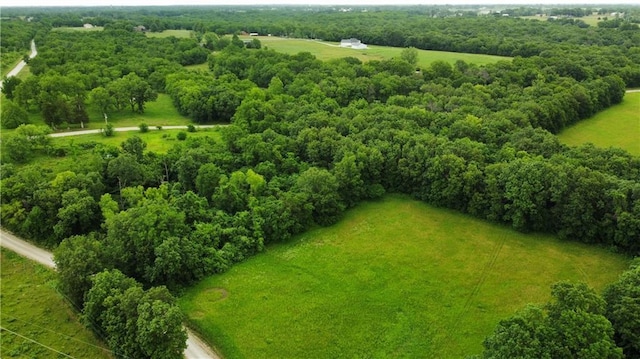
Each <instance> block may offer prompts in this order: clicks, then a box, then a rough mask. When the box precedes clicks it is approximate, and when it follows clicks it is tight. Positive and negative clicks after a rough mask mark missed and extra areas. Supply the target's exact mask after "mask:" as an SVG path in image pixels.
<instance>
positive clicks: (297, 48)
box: [242, 36, 511, 67]
mask: <svg viewBox="0 0 640 359" xmlns="http://www.w3.org/2000/svg"><path fill="white" fill-rule="evenodd" d="M242 38H243V39H254V38H257V39H258V40H260V42H261V43H262V46H263V47H268V48H270V49H273V50H276V51H279V52H284V53H287V54H297V53H299V52H310V53H311V54H313V55H314V56H315V57H316V58H318V59H320V60H323V61H324V60H332V59H339V58H342V57H348V56H350V57H355V58H358V59H360V60H361V61H363V62H366V61H370V60H384V59H390V58H393V57H397V58H399V57H400V53H401V52H402V50H403V48H401V47H389V46H373V45H369V48H368V49H363V50H356V49H350V48H344V47H340V46H339V44H338V43H333V42H326V41H319V40H305V39H290V38H283V37H275V36H257V37H253V36H251V37H249V36H246V37H242ZM510 59H511V58H509V57H503V56H493V55H478V54H467V53H458V52H446V51H428V50H418V66H420V67H427V66H429V64H431V63H432V62H433V61H438V60H440V61H445V62H449V63H451V64H454V63H455V62H456V61H457V60H464V61H465V62H468V63H475V64H478V65H484V64H488V63H494V62H497V61H500V60H510Z"/></svg>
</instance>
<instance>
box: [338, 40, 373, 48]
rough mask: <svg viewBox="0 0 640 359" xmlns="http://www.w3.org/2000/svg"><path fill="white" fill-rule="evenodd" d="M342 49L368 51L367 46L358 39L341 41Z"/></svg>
mask: <svg viewBox="0 0 640 359" xmlns="http://www.w3.org/2000/svg"><path fill="white" fill-rule="evenodd" d="M340 47H350V48H352V49H366V48H367V45H366V44H363V43H362V42H361V41H360V40H358V39H356V38H353V37H352V38H350V39H343V40H342V41H340Z"/></svg>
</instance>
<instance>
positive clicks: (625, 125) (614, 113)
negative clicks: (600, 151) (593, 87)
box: [558, 92, 640, 156]
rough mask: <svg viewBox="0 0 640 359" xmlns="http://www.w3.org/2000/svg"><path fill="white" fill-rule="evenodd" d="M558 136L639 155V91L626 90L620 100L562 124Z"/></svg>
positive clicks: (572, 142) (567, 141) (568, 141)
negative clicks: (601, 109) (580, 119)
mask: <svg viewBox="0 0 640 359" xmlns="http://www.w3.org/2000/svg"><path fill="white" fill-rule="evenodd" d="M558 138H559V139H560V141H561V142H563V143H565V144H567V145H570V146H578V145H581V144H584V143H588V142H591V143H593V144H594V145H596V146H599V147H620V148H623V149H625V150H627V151H628V152H629V153H631V154H633V155H635V156H640V92H629V93H626V94H625V95H624V99H623V100H622V102H621V103H619V104H617V105H614V106H611V107H610V108H608V109H606V110H604V111H602V112H600V113H598V114H596V115H595V116H593V117H591V118H589V119H586V120H582V121H580V122H578V123H576V124H574V125H572V126H571V127H568V128H565V129H564V130H563V131H562V132H560V134H558Z"/></svg>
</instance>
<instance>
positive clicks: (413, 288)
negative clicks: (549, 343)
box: [179, 195, 628, 359]
mask: <svg viewBox="0 0 640 359" xmlns="http://www.w3.org/2000/svg"><path fill="white" fill-rule="evenodd" d="M627 264H628V261H627V259H625V258H623V257H621V256H618V255H615V254H613V253H610V252H608V251H605V250H602V249H599V248H595V247H593V246H589V245H585V244H579V243H574V242H562V241H559V240H557V239H556V238H555V237H553V236H549V235H541V234H522V233H518V232H515V231H513V230H511V229H510V228H506V227H503V226H499V225H496V224H491V223H488V222H485V221H482V220H479V219H474V218H471V217H468V216H465V215H463V214H459V213H457V212H454V211H451V210H447V209H440V208H435V207H432V206H429V205H427V204H424V203H422V202H418V201H414V200H411V199H409V198H407V197H404V196H399V195H388V196H386V197H385V198H384V199H382V200H380V201H375V202H365V203H363V204H361V205H359V206H358V207H356V208H355V209H353V210H350V211H348V212H347V213H346V215H345V217H344V218H343V219H342V220H341V221H340V222H339V223H337V224H336V225H334V226H331V227H327V228H315V229H313V230H311V231H308V232H306V233H304V234H302V235H300V236H297V237H296V238H295V239H293V240H291V241H289V242H287V243H282V244H276V245H270V246H268V247H267V249H266V250H265V252H263V253H261V254H259V255H256V256H254V257H252V258H250V259H248V260H246V261H244V262H242V263H240V264H236V265H234V266H233V267H232V268H231V269H230V270H229V271H228V272H226V273H224V274H221V275H215V276H211V277H209V278H207V279H205V280H203V281H202V282H200V283H199V284H197V285H195V286H194V287H192V288H190V289H189V290H187V291H186V292H185V294H184V295H183V297H181V298H180V299H179V303H180V306H181V307H182V308H183V310H184V311H185V313H186V314H187V316H188V318H189V322H190V323H191V324H192V325H193V326H195V327H196V328H197V329H198V331H199V332H200V333H201V334H202V335H203V336H204V337H205V338H207V339H208V341H209V343H215V345H216V347H217V348H218V349H219V351H220V352H221V353H222V354H223V356H224V357H225V358H227V359H232V358H303V357H304V358H337V357H343V358H355V357H358V358H386V357H407V358H417V357H428V358H460V357H464V356H465V355H468V354H474V353H478V352H480V351H481V343H482V340H483V339H484V338H485V336H486V335H488V334H490V333H491V332H492V331H493V329H494V328H495V325H496V324H497V323H498V321H500V320H501V319H502V318H506V317H507V316H509V315H511V314H513V313H514V311H516V310H518V309H520V308H522V307H523V306H524V305H525V304H526V303H543V302H545V301H547V300H548V299H549V298H550V286H551V284H552V283H554V282H556V281H559V280H563V279H566V280H572V281H585V282H587V283H588V284H589V285H591V286H593V287H595V288H596V289H597V290H598V291H601V290H602V289H603V288H604V286H605V285H606V284H608V283H610V282H612V281H614V280H615V279H616V278H617V277H618V275H619V274H620V273H621V272H622V271H624V270H625V268H626V266H627Z"/></svg>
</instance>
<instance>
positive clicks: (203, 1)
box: [0, 0, 638, 10]
mask: <svg viewBox="0 0 640 359" xmlns="http://www.w3.org/2000/svg"><path fill="white" fill-rule="evenodd" d="M268 4H295V5H347V6H349V5H351V6H354V5H406V4H418V5H443V4H452V5H458V4H473V5H479V4H501V5H502V4H515V5H539V4H542V5H551V4H627V5H633V4H638V0H595V1H594V0H396V1H393V0H302V1H300V0H184V1H180V0H53V1H52V0H3V1H2V5H1V6H0V10H1V7H4V6H109V5H114V6H122V5H131V6H148V5H159V6H163V5H164V6H166V5H268Z"/></svg>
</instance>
